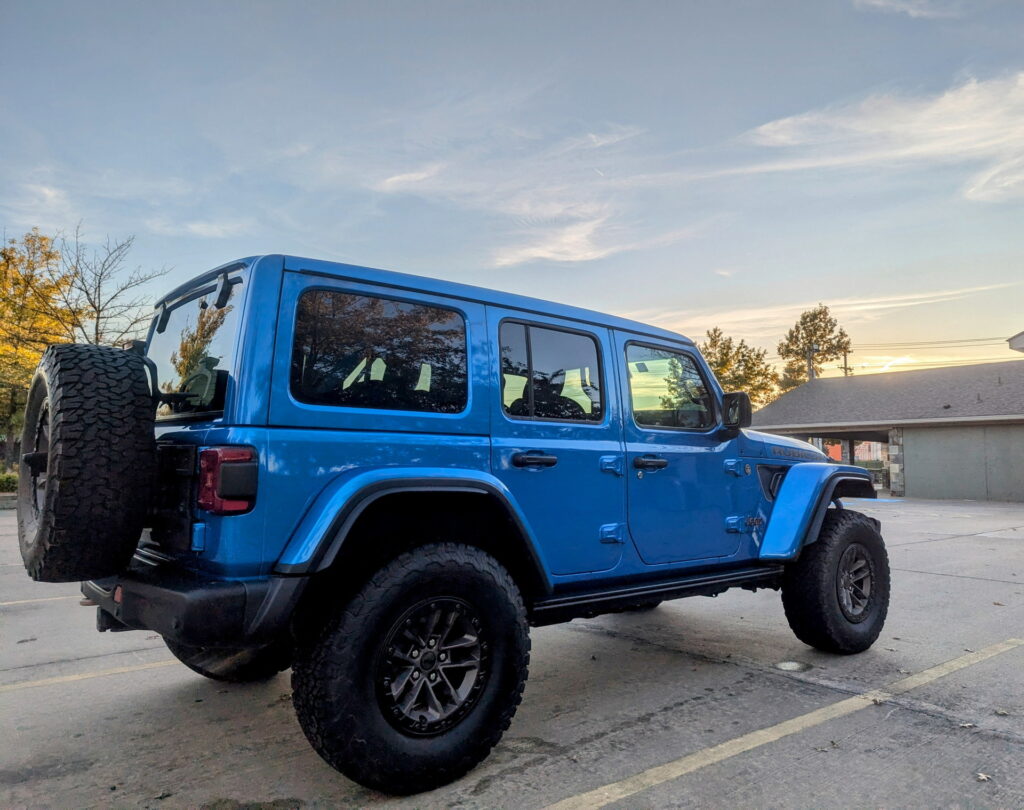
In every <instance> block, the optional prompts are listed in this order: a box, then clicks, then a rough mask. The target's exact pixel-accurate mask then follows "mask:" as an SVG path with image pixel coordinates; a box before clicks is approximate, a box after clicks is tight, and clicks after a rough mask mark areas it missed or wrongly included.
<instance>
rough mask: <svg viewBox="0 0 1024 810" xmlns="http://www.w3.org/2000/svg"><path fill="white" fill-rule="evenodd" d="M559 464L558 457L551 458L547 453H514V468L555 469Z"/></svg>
mask: <svg viewBox="0 0 1024 810" xmlns="http://www.w3.org/2000/svg"><path fill="white" fill-rule="evenodd" d="M557 463H558V456H551V455H548V454H547V453H513V454H512V466H513V467H554V466H555V465H556V464H557Z"/></svg>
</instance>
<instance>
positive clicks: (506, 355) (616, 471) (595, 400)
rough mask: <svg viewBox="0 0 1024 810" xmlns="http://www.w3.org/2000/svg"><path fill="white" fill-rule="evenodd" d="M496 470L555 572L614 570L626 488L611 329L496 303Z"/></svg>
mask: <svg viewBox="0 0 1024 810" xmlns="http://www.w3.org/2000/svg"><path fill="white" fill-rule="evenodd" d="M487 321H488V330H489V336H490V343H491V346H494V347H498V348H497V349H496V351H495V352H494V356H493V357H492V362H491V365H492V370H491V371H492V375H493V378H492V379H493V381H494V382H493V385H492V386H491V389H492V397H491V399H492V412H491V414H492V416H491V426H492V428H491V469H492V471H493V473H494V475H495V476H497V477H498V478H500V479H501V481H502V482H503V483H504V484H505V485H506V486H507V487H508V488H509V490H510V491H511V492H512V494H513V496H514V497H515V498H516V500H517V502H518V503H519V505H520V506H521V508H522V510H523V512H524V514H525V515H526V519H527V521H528V523H529V527H530V529H531V531H532V532H533V535H534V537H535V538H536V539H537V541H538V543H539V545H540V547H541V553H542V555H543V556H544V559H545V561H546V562H547V565H548V566H549V568H550V570H551V571H552V573H554V574H575V573H583V572H589V571H604V570H607V569H610V568H613V567H614V566H615V565H616V564H617V563H618V561H619V559H620V557H621V555H622V544H623V542H624V541H625V525H624V523H625V485H624V479H623V475H622V473H623V466H622V465H623V444H622V434H621V417H620V406H619V402H618V397H617V396H616V395H615V388H614V383H613V377H612V371H611V369H610V368H609V367H608V365H607V358H609V357H610V356H611V353H610V349H611V333H610V331H609V330H607V329H601V328H583V327H582V326H580V327H577V326H576V325H569V324H566V323H563V322H560V321H558V320H556V319H551V318H545V317H543V316H535V315H532V314H531V315H526V314H524V313H520V312H515V311H511V310H502V309H499V308H495V307H488V310H487Z"/></svg>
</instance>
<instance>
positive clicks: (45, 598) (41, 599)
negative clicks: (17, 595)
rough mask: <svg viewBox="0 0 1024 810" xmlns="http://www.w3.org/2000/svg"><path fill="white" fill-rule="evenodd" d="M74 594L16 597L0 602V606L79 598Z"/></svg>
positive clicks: (79, 597)
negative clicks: (32, 597) (29, 597)
mask: <svg viewBox="0 0 1024 810" xmlns="http://www.w3.org/2000/svg"><path fill="white" fill-rule="evenodd" d="M81 598H82V597H81V596H80V595H76V596H40V597H39V598H38V599H16V600H15V601H13V602H0V607H11V606H12V605H31V604H33V603H35V602H56V601H57V600H58V599H81Z"/></svg>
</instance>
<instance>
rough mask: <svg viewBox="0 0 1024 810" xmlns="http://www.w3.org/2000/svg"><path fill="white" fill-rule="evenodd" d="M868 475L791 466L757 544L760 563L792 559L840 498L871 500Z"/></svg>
mask: <svg viewBox="0 0 1024 810" xmlns="http://www.w3.org/2000/svg"><path fill="white" fill-rule="evenodd" d="M875 497H876V494H875V488H874V486H873V485H872V483H871V474H870V473H868V472H867V471H865V470H862V469H861V468H859V467H851V466H845V465H844V466H839V465H835V464H829V463H825V462H807V463H804V464H796V465H794V466H793V467H792V468H791V469H790V470H789V472H788V473H786V477H785V479H783V482H782V486H781V488H780V489H779V493H778V496H777V497H776V499H775V504H774V505H773V507H772V514H771V518H770V519H769V522H768V529H767V531H766V532H765V537H764V541H763V542H762V543H761V550H760V553H759V555H758V556H759V558H760V559H762V560H784V561H788V560H793V559H796V557H798V556H799V554H800V550H801V549H802V548H803V547H804V546H805V545H808V544H810V543H813V542H814V541H815V540H816V539H817V538H818V532H819V531H820V530H821V525H822V523H823V522H824V520H825V514H826V512H827V511H828V509H829V506H830V505H831V504H832V503H833V501H836V502H838V500H839V499H840V498H875Z"/></svg>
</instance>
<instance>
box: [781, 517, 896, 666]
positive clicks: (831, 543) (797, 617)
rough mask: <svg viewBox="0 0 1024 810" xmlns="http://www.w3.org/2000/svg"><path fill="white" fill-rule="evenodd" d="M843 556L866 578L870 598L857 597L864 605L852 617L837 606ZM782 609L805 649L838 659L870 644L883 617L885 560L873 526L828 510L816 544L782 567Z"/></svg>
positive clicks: (886, 599) (864, 519)
mask: <svg viewBox="0 0 1024 810" xmlns="http://www.w3.org/2000/svg"><path fill="white" fill-rule="evenodd" d="M847 554H849V555H851V557H853V558H858V559H860V560H863V563H864V564H866V566H867V570H868V572H869V577H870V593H869V594H868V595H867V596H866V598H865V597H863V592H862V591H861V592H860V598H861V599H863V601H864V604H863V605H861V606H860V608H859V609H860V613H859V614H858V615H850V610H849V609H848V608H847V609H844V606H843V602H842V595H841V591H842V590H843V581H842V580H843V571H841V570H840V568H841V561H843V560H844V555H847ZM862 568H863V566H862ZM782 604H783V607H784V608H785V611H786V619H787V620H788V621H789V626H790V627H791V628H792V630H793V632H794V633H795V634H796V637H797V638H798V639H800V640H801V641H802V642H804V643H805V644H809V645H810V646H812V647H816V648H817V649H819V650H823V651H825V652H831V653H840V654H843V655H849V654H852V653H859V652H863V651H864V650H866V649H868V647H870V646H871V645H872V644H874V642H875V639H877V638H878V634H879V633H881V632H882V626H883V625H884V624H885V617H886V614H887V613H888V611H889V558H888V555H887V554H886V552H885V543H884V541H883V540H882V536H881V534H879V531H878V523H877V522H876V521H874V520H872V519H871V518H869V517H868V516H867V515H863V514H861V513H860V512H854V511H852V510H850V509H830V510H829V511H828V512H827V514H826V515H825V521H824V523H823V524H822V526H821V532H820V533H819V535H818V539H817V541H815V542H814V543H811V544H810V545H809V546H807V547H806V548H804V549H803V551H802V552H801V554H800V558H799V560H797V561H796V562H795V563H793V564H791V565H789V566H787V568H786V573H785V575H784V577H783V581H782Z"/></svg>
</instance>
